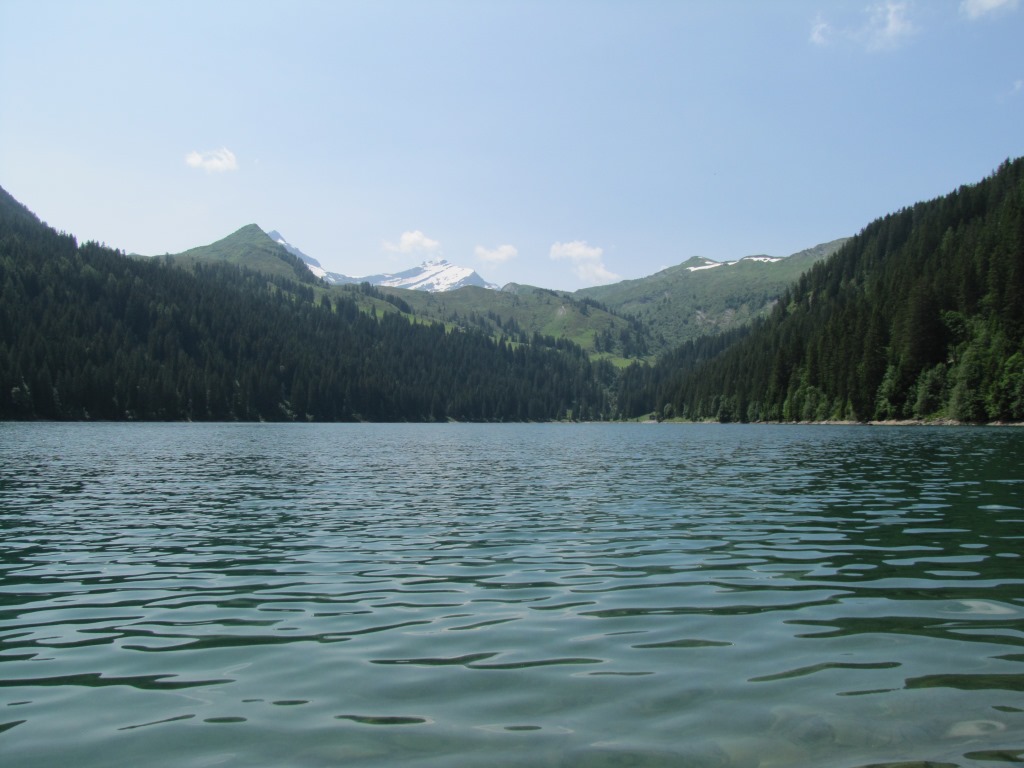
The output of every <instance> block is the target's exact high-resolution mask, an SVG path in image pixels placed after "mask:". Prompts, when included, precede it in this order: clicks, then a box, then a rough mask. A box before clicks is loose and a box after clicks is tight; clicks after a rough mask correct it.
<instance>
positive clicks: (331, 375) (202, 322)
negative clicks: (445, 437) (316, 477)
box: [0, 191, 613, 421]
mask: <svg viewBox="0 0 1024 768" xmlns="http://www.w3.org/2000/svg"><path fill="white" fill-rule="evenodd" d="M0 198H2V199H0V418H3V419H117V420H120V419H145V420H184V419H192V420H235V419H239V420H275V421H281V420H286V421H291V420H318V421H347V420H369V421H402V420H408V421H437V420H445V419H458V420H549V419H560V418H577V419H578V418H588V419H589V418H602V417H604V416H606V415H607V414H608V412H609V407H608V398H607V391H608V388H609V387H610V386H611V384H612V380H611V377H612V376H613V373H612V372H611V370H610V367H609V366H607V364H604V365H602V364H592V363H591V362H590V360H589V359H588V358H587V357H586V355H585V354H584V353H583V352H582V350H580V349H579V348H578V347H575V346H573V345H571V344H567V343H560V344H557V345H556V346H557V348H551V347H549V346H546V345H543V344H511V343H499V342H497V341H495V340H494V339H492V338H491V337H489V336H487V335H485V334H483V333H479V332H474V331H467V332H464V331H453V330H448V329H446V327H445V325H443V324H440V323H435V324H420V323H413V322H410V321H409V319H408V318H407V317H405V316H403V315H402V314H399V313H397V312H395V313H387V314H384V313H381V315H380V316H379V317H375V316H374V315H373V314H370V313H366V312H363V311H360V308H359V306H358V304H357V303H356V301H355V300H354V298H346V297H344V296H340V297H339V296H338V295H335V298H334V299H332V298H331V297H330V296H325V295H321V296H320V298H319V299H318V298H317V296H316V292H315V291H314V289H313V287H312V286H310V285H308V284H304V283H299V282H296V281H294V280H289V279H286V278H283V277H273V276H268V275H266V274H263V273H257V272H252V271H247V270H245V269H242V268H239V267H237V266H233V265H229V264H224V265H219V266H209V265H196V266H195V268H194V269H193V270H189V269H183V268H180V267H177V266H173V265H171V264H168V263H166V260H163V259H137V258H129V257H127V256H125V255H124V254H122V253H120V252H118V251H115V250H111V249H109V248H106V247H104V246H101V245H99V244H97V243H92V242H88V243H84V244H81V245H79V244H78V243H77V242H76V241H75V238H74V237H72V236H70V235H67V234H63V233H58V232H55V231H54V230H52V229H51V228H49V227H47V226H45V225H43V224H42V223H40V222H39V221H38V220H37V219H36V217H35V216H34V215H32V214H31V213H30V212H28V211H27V210H26V209H25V208H23V207H22V206H21V205H20V204H18V203H17V202H16V201H15V200H14V199H13V198H11V197H10V196H9V195H7V194H6V193H4V192H2V191H0ZM353 296H354V294H353Z"/></svg>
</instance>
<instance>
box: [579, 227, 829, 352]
mask: <svg viewBox="0 0 1024 768" xmlns="http://www.w3.org/2000/svg"><path fill="white" fill-rule="evenodd" d="M845 242H846V238H843V239H839V240H833V241H831V242H828V243H822V244H821V245H816V246H814V247H813V248H808V249H806V250H803V251H800V252H798V253H794V254H792V255H791V256H787V257H778V256H764V255H757V256H747V257H745V258H742V259H739V260H737V261H729V262H718V261H712V260H710V259H705V258H702V257H699V256H695V257H693V258H691V259H689V260H688V261H684V262H683V263H682V264H678V265H676V266H674V267H669V268H668V269H663V270H661V271H660V272H657V273H656V274H653V275H650V276H649V277H643V278H640V279H637V280H624V281H622V282H619V283H613V284H611V285H602V286H597V287H595V288H584V289H582V290H579V291H576V293H575V295H576V296H577V297H578V298H588V299H593V300H595V301H598V302H600V303H601V305H603V306H605V307H607V308H608V309H610V310H611V311H613V312H617V313H619V314H622V315H629V316H633V317H637V318H638V319H640V320H641V321H642V322H644V323H645V324H646V325H647V326H649V327H650V328H652V329H654V330H655V332H656V333H657V334H659V335H660V336H661V337H662V341H663V346H666V347H672V346H675V345H677V344H681V343H683V342H685V341H688V340H690V339H694V338H697V337H699V336H704V335H707V334H713V333H720V332H722V331H728V330H731V329H733V328H738V327H740V326H742V325H744V324H746V323H749V322H750V321H751V320H752V319H754V318H756V317H762V316H764V315H766V314H767V313H768V312H769V311H770V310H771V308H772V307H773V306H774V305H775V302H776V301H777V300H778V298H779V296H781V295H782V293H783V292H784V291H785V290H786V289H787V288H788V287H789V286H790V285H791V284H792V283H793V282H794V281H796V279H797V278H799V277H800V275H801V273H803V272H804V271H805V270H807V269H809V268H810V267H811V266H812V265H813V264H815V263H816V262H818V261H821V260H822V259H824V258H826V257H827V256H829V255H830V254H832V253H835V252H836V251H837V250H838V249H839V248H840V247H841V246H842V245H843V244H844V243H845Z"/></svg>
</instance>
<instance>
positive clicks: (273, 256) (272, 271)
mask: <svg viewBox="0 0 1024 768" xmlns="http://www.w3.org/2000/svg"><path fill="white" fill-rule="evenodd" d="M164 258H168V259H170V260H171V261H173V262H177V263H180V264H182V265H186V266H192V265H194V264H205V263H228V264H234V265H236V266H239V267H245V268H247V269H252V270H255V271H257V272H263V273H264V274H268V275H272V276H275V277H284V278H287V279H289V280H298V281H299V282H302V283H306V284H310V285H312V284H316V283H319V282H320V281H319V280H317V278H316V277H315V276H314V275H313V273H312V272H310V271H309V269H307V267H306V265H305V264H304V263H303V262H302V260H301V259H299V258H297V257H295V256H293V255H292V254H290V253H288V251H287V250H285V248H284V247H283V246H282V245H280V244H279V243H275V242H274V241H273V240H271V239H270V238H269V237H268V236H267V234H266V233H265V232H264V231H263V230H262V229H260V228H259V227H258V226H257V225H255V224H248V225H246V226H244V227H242V228H241V229H239V230H238V231H237V232H233V233H232V234H230V235H228V236H227V237H225V238H224V239H222V240H218V241H217V242H215V243H211V244H210V245H203V246H200V247H198V248H191V249H189V250H187V251H185V252H183V253H178V254H173V255H170V256H167V257H164Z"/></svg>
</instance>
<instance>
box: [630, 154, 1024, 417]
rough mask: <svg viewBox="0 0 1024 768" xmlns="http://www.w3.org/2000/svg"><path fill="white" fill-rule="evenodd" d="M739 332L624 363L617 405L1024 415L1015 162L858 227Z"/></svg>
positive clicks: (1023, 194)
mask: <svg viewBox="0 0 1024 768" xmlns="http://www.w3.org/2000/svg"><path fill="white" fill-rule="evenodd" d="M739 336H740V338H738V339H736V340H735V343H732V344H721V343H715V342H711V341H708V340H704V341H699V342H694V343H691V344H689V345H686V346H684V347H683V348H681V349H680V350H678V351H677V352H676V353H675V354H674V355H672V356H667V357H666V358H665V359H664V360H662V361H661V362H660V363H659V365H658V366H656V367H655V368H652V369H647V370H644V369H642V368H635V369H633V370H632V371H630V372H629V374H628V375H627V376H626V377H624V379H623V386H622V390H621V394H620V403H622V404H623V406H624V408H625V411H626V412H627V413H636V412H638V411H639V410H641V409H642V408H644V407H647V408H651V407H653V408H656V409H657V411H658V413H659V414H661V415H665V416H672V415H675V416H679V417H683V418H689V419H705V418H717V419H720V420H722V421H732V420H740V421H748V420H749V421H758V420H773V421H774V420H783V421H799V420H823V419H844V420H860V421H864V420H872V419H903V418H922V419H929V418H949V419H956V420H960V421H969V422H976V421H991V420H1020V419H1024V160H1021V159H1018V160H1016V161H1012V162H1010V161H1007V162H1006V163H1004V164H1003V165H1002V166H1000V168H999V169H998V171H997V172H996V173H995V174H993V175H992V176H990V177H989V178H987V179H985V180H984V181H982V182H980V183H978V184H975V185H972V186H964V187H961V188H960V189H958V190H957V191H956V192H953V193H952V194H950V195H947V196H945V197H943V198H940V199H937V200H933V201H930V202H925V203H919V204H917V205H914V206H912V207H910V208H906V209H904V210H901V211H899V212H897V213H893V214H891V215H889V216H886V217H884V218H882V219H879V220H877V221H875V222H873V223H871V224H869V225H868V226H867V227H865V229H864V230H863V231H862V232H861V233H860V234H858V235H857V236H856V237H854V238H853V239H852V240H850V241H849V242H848V243H846V245H845V246H844V247H843V248H842V249H841V250H840V251H839V252H837V253H836V254H835V255H834V256H833V257H831V258H829V259H828V260H826V261H824V262H822V263H819V264H817V265H815V266H814V267H813V268H812V269H811V270H810V271H808V272H807V273H805V274H804V275H803V276H802V277H801V278H800V279H799V281H798V282H797V283H796V285H795V286H794V287H793V288H792V289H791V290H790V291H789V292H787V294H786V295H785V296H784V297H783V298H782V300H781V301H780V302H779V305H778V306H777V307H776V309H775V311H774V312H773V313H772V315H771V316H770V318H769V319H767V320H766V321H763V322H760V323H758V324H756V325H755V326H754V327H753V329H751V330H750V331H749V332H748V333H741V334H739ZM638 392H643V393H644V394H642V395H639V394H638Z"/></svg>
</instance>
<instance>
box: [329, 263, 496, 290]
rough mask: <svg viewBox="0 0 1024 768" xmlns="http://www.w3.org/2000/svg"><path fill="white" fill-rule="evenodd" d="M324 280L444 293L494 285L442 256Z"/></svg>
mask: <svg viewBox="0 0 1024 768" xmlns="http://www.w3.org/2000/svg"><path fill="white" fill-rule="evenodd" d="M329 274H330V273H329ZM339 277H343V276H339ZM326 279H327V281H328V282H334V283H369V284H370V285H379V286H385V287H387V288H406V289H408V290H411V291H428V292H430V293H445V292H447V291H455V290H458V289H459V288H465V287H466V286H475V287H477V288H489V289H492V290H494V289H497V287H498V286H496V285H495V284H494V283H488V282H487V281H486V280H484V279H483V278H482V277H480V275H478V274H477V273H476V272H475V271H474V270H472V269H470V268H469V267H459V266H456V265H455V264H452V263H450V262H448V261H446V260H444V259H431V260H429V261H424V262H423V263H422V264H420V266H418V267H413V268H412V269H407V270H405V271H404V272H396V273H395V274H381V275H369V276H368V277H349V278H344V279H338V280H331V279H330V278H329V277H328V278H326Z"/></svg>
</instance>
